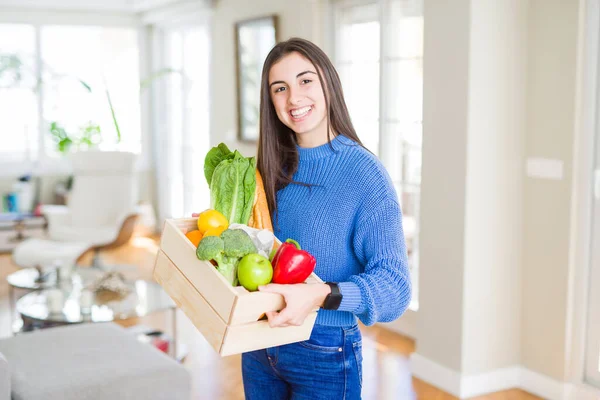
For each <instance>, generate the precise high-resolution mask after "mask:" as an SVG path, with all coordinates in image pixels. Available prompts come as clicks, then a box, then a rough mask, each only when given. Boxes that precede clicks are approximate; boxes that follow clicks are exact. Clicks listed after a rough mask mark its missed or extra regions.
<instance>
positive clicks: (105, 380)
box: [0, 323, 191, 400]
mask: <svg viewBox="0 0 600 400" xmlns="http://www.w3.org/2000/svg"><path fill="white" fill-rule="evenodd" d="M11 395H12V400H105V399H107V400H108V399H111V400H112V399H114V400H118V399H123V400H126V399H127V400H128V399H132V400H133V399H144V400H179V399H181V400H189V399H190V398H191V378H190V374H189V372H188V371H187V370H186V369H185V368H184V367H183V366H182V365H180V364H179V363H177V362H176V361H174V360H173V359H171V358H170V357H169V356H167V355H166V354H164V353H162V352H161V351H159V350H157V349H155V348H154V347H152V346H150V345H148V344H144V343H141V342H139V341H138V340H137V339H136V337H135V336H134V335H132V334H131V333H130V332H127V331H126V330H125V329H123V328H122V327H120V326H119V325H116V324H112V323H107V324H81V325H71V326H64V327H58V328H50V329H44V330H40V331H35V332H32V333H26V334H21V335H18V336H15V337H11V338H7V339H2V340H0V400H11Z"/></svg>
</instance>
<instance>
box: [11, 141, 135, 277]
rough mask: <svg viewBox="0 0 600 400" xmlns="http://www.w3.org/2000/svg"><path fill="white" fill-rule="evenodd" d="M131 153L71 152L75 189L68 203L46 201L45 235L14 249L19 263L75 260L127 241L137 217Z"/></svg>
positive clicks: (68, 261)
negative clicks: (64, 204)
mask: <svg viewBox="0 0 600 400" xmlns="http://www.w3.org/2000/svg"><path fill="white" fill-rule="evenodd" d="M135 159H136V156H135V154H133V153H126V152H107V151H86V152H77V153H74V154H73V155H72V156H71V162H72V167H73V175H74V177H73V187H72V189H71V192H70V193H69V196H68V200H67V205H66V206H57V205H47V206H44V207H43V208H42V213H43V214H44V215H45V216H46V218H47V220H48V239H29V240H26V241H24V242H23V243H21V244H20V245H19V246H17V248H16V249H15V250H14V252H13V261H14V262H15V263H16V264H17V265H19V266H21V267H35V266H40V265H45V264H52V263H54V262H61V263H73V264H74V263H76V262H77V261H78V259H79V258H80V257H81V256H82V255H83V254H84V253H85V252H86V251H88V250H95V251H96V254H97V253H98V252H99V251H100V250H103V249H107V248H111V247H117V246H120V245H122V244H123V243H125V242H127V241H128V240H129V238H130V237H131V235H132V234H133V229H134V225H135V220H136V218H137V212H136V204H137V193H138V187H137V178H136V173H135Z"/></svg>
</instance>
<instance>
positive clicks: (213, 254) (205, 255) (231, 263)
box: [196, 236, 240, 286]
mask: <svg viewBox="0 0 600 400" xmlns="http://www.w3.org/2000/svg"><path fill="white" fill-rule="evenodd" d="M223 250H224V241H223V239H221V238H220V237H218V236H207V237H205V238H203V239H202V240H201V241H200V244H198V248H197V249H196V256H197V257H198V258H199V259H200V260H205V261H209V260H214V261H215V262H216V263H217V271H219V272H220V273H221V275H223V276H224V277H225V279H227V281H228V282H229V283H231V285H232V286H237V265H238V263H239V261H240V260H239V258H238V257H228V256H226V255H225V253H224V251H223Z"/></svg>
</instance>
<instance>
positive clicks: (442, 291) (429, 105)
mask: <svg viewBox="0 0 600 400" xmlns="http://www.w3.org/2000/svg"><path fill="white" fill-rule="evenodd" d="M523 4H524V3H523V2H522V1H521V0H511V1H503V2H497V1H495V0H477V1H469V0H461V1H460V2H452V3H451V4H450V3H448V2H446V1H441V0H439V1H435V0H431V1H427V2H425V20H426V24H425V53H424V63H425V64H424V67H425V71H424V84H425V88H424V89H425V92H424V107H423V108H424V112H425V115H424V134H423V136H424V144H423V178H422V182H423V183H422V185H423V186H422V203H421V215H422V218H421V223H422V227H421V239H420V240H421V254H422V256H421V267H420V273H421V277H420V285H421V286H420V288H419V293H420V295H419V306H420V307H419V311H418V316H417V353H418V354H419V356H422V357H424V358H426V359H428V360H430V361H433V362H434V363H437V364H439V365H441V366H443V367H445V368H447V369H450V370H453V371H457V372H459V373H461V374H465V375H472V374H479V373H483V372H488V371H490V370H494V369H498V368H502V367H506V366H510V365H513V364H517V363H518V361H519V347H520V342H519V334H520V324H519V322H520V321H519V314H520V313H519V311H520V258H521V257H520V246H521V240H520V238H521V232H522V222H521V215H522V212H521V207H522V191H523V189H522V171H523V170H522V165H523V150H524V139H523V137H524V128H525V120H524V117H525V113H524V105H525V91H524V80H525V61H524V60H525V57H524V55H525V47H524V42H525V40H524V39H525V34H526V30H525V15H526V7H524V6H523ZM449 43H451V45H449ZM442 332H443V334H441V333H442Z"/></svg>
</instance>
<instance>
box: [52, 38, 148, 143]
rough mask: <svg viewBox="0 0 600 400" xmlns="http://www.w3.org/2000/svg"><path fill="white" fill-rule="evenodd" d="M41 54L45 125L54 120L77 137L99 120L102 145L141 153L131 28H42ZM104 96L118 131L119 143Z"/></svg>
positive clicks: (136, 68) (134, 43) (134, 44)
mask: <svg viewBox="0 0 600 400" xmlns="http://www.w3.org/2000/svg"><path fill="white" fill-rule="evenodd" d="M41 56H42V60H43V63H44V81H45V85H44V120H45V122H46V123H48V124H49V123H51V122H53V121H56V122H57V123H59V124H60V125H61V126H63V127H64V128H65V129H66V130H67V132H69V133H71V134H73V135H75V136H80V134H81V133H80V132H81V129H82V127H84V126H86V125H88V124H97V125H99V126H100V129H101V134H102V143H101V144H100V148H101V149H106V150H109V149H121V150H130V151H135V152H140V150H141V133H140V131H141V129H140V105H139V84H140V77H139V66H138V48H137V33H136V31H135V30H134V29H128V28H106V27H83V26H46V27H42V28H41ZM82 82H85V84H86V85H88V86H89V87H90V88H91V92H89V91H88V90H87V89H86V87H85V85H84V84H82ZM108 95H110V100H111V101H112V105H113V109H114V113H115V118H116V120H117V123H118V127H119V130H120V133H121V143H120V144H117V141H118V139H117V129H116V127H115V123H114V121H113V116H112V113H111V109H110V105H109V101H108ZM46 144H47V150H48V153H49V154H52V153H56V150H55V148H56V146H55V144H54V142H53V141H51V140H48V141H47V142H46Z"/></svg>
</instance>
